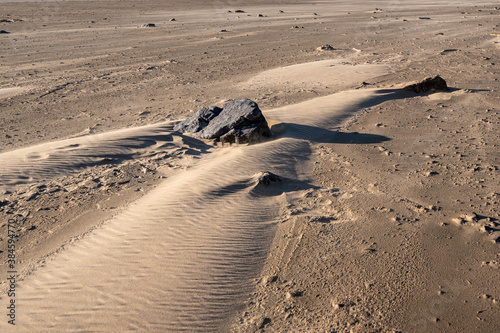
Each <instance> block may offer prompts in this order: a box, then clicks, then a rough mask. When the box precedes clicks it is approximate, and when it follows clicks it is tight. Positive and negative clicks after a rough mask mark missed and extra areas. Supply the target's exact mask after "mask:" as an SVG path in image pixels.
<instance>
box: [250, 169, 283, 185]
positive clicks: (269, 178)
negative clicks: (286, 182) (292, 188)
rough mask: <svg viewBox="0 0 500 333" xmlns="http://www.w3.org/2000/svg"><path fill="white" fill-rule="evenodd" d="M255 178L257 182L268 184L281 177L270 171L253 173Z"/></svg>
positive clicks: (278, 180)
mask: <svg viewBox="0 0 500 333" xmlns="http://www.w3.org/2000/svg"><path fill="white" fill-rule="evenodd" d="M255 180H256V182H257V183H258V184H262V185H265V186H269V185H271V183H279V182H281V177H280V176H278V175H275V174H274V173H272V172H259V173H258V174H256V175H255Z"/></svg>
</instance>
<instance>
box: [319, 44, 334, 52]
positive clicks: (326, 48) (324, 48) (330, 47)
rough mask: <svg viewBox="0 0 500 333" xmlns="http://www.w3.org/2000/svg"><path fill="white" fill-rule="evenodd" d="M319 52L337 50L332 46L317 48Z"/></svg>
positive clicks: (326, 45)
mask: <svg viewBox="0 0 500 333" xmlns="http://www.w3.org/2000/svg"><path fill="white" fill-rule="evenodd" d="M316 50H318V51H333V50H335V49H334V48H333V46H331V45H330V44H325V45H321V46H319V47H317V48H316Z"/></svg>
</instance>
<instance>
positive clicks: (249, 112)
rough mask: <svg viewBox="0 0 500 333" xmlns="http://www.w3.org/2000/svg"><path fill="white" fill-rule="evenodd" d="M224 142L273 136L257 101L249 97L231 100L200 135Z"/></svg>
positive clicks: (257, 139) (249, 140)
mask: <svg viewBox="0 0 500 333" xmlns="http://www.w3.org/2000/svg"><path fill="white" fill-rule="evenodd" d="M198 136H199V137H201V138H204V139H220V140H221V141H222V142H231V143H232V142H236V143H256V142H260V141H262V140H263V139H264V138H270V137H271V130H270V129H269V127H268V125H267V121H266V119H265V118H264V116H263V115H262V112H261V110H260V109H259V107H258V105H257V103H255V102H254V101H251V100H249V99H247V98H239V99H236V100H230V101H228V102H226V103H225V104H224V107H223V109H222V112H221V113H220V114H219V115H218V116H217V117H215V118H214V119H213V120H212V121H210V123H209V124H208V126H206V127H205V128H204V129H203V130H202V131H201V132H200V134H199V135H198Z"/></svg>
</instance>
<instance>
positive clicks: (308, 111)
mask: <svg viewBox="0 0 500 333" xmlns="http://www.w3.org/2000/svg"><path fill="white" fill-rule="evenodd" d="M375 70H377V69H376V68H375ZM386 94H387V93H384V92H383V91H378V90H354V91H347V92H342V93H338V94H334V95H332V96H327V97H322V98H317V99H314V100H311V101H308V102H304V103H301V104H298V105H294V106H289V107H285V108H281V109H276V110H269V111H266V112H265V115H266V116H267V117H268V118H269V119H276V120H279V121H282V122H283V123H281V125H280V126H281V127H280V131H279V132H278V133H277V135H278V136H279V137H280V138H278V139H276V140H273V141H270V142H267V143H263V144H259V145H252V146H234V147H219V148H217V149H211V150H210V151H209V152H206V153H205V154H202V156H201V158H200V159H199V160H198V161H197V162H195V163H193V164H192V165H191V166H190V167H189V168H188V169H187V170H186V171H183V172H182V173H178V174H176V176H175V177H173V178H171V179H167V180H165V181H163V182H162V183H161V184H160V185H158V187H157V188H156V189H154V190H153V191H151V192H150V193H149V194H148V195H146V196H145V197H143V198H141V199H140V200H138V201H136V202H134V203H133V204H132V205H131V206H130V207H129V208H128V209H127V210H126V211H124V212H123V213H122V214H120V215H118V216H116V217H115V218H114V219H112V220H110V221H108V222H106V223H105V224H104V225H103V226H102V227H100V228H98V229H96V230H95V231H93V232H92V233H90V234H88V235H86V236H85V237H84V238H83V239H81V240H80V241H78V242H77V243H76V244H74V245H70V246H68V247H67V248H66V249H65V250H64V251H63V252H61V253H60V254H57V255H55V256H53V257H52V258H50V260H48V261H47V262H46V264H45V265H44V266H43V267H40V268H38V269H37V270H36V271H35V272H33V274H32V275H30V276H27V277H26V279H25V280H24V281H22V282H20V287H19V294H20V295H21V296H20V297H19V300H20V302H22V304H23V308H24V309H23V311H22V314H21V315H20V316H19V321H20V322H21V324H20V325H19V326H20V327H24V328H25V329H26V330H33V329H37V330H49V329H51V328H55V327H57V328H58V329H63V330H65V331H79V330H84V329H86V328H90V329H91V330H93V331H109V330H112V331H115V330H117V329H141V330H151V331H199V332H206V331H220V330H221V329H222V330H227V329H228V328H229V326H230V324H231V318H233V317H234V316H235V315H236V314H237V313H238V311H241V307H242V304H243V301H244V299H245V298H246V296H247V295H248V293H249V292H250V291H251V289H252V285H253V283H254V281H255V279H256V278H257V277H258V274H259V271H260V268H261V267H262V265H263V263H264V260H265V259H266V257H267V251H268V249H269V246H270V242H271V241H272V239H273V235H274V233H273V230H274V228H275V225H276V223H278V222H279V221H281V220H283V218H284V217H285V216H286V215H287V214H286V208H287V206H288V204H289V203H288V201H287V199H286V195H285V193H290V192H294V191H298V190H304V189H306V188H308V187H309V186H310V185H308V181H309V180H310V178H311V176H312V174H311V171H310V170H311V168H310V167H308V165H309V163H310V162H309V161H310V158H311V152H312V148H311V142H315V141H318V140H323V141H324V140H326V141H334V142H335V141H339V142H340V141H341V140H339V137H338V136H337V135H339V134H338V133H336V132H335V131H334V130H333V129H334V128H336V127H338V126H339V125H340V124H341V123H342V121H343V120H344V119H345V118H346V117H348V116H349V115H351V114H352V113H353V112H355V111H357V110H359V108H360V105H362V104H369V103H375V102H374V100H376V99H378V102H380V101H381V100H382V99H383V98H387V96H385V95H386ZM389 95H390V94H389ZM169 126H170V125H155V126H146V127H141V128H132V129H125V130H121V131H115V132H110V133H104V134H101V135H90V136H83V137H77V138H73V139H68V140H64V141H60V142H55V143H49V144H44V145H39V146H36V147H30V148H26V149H21V150H18V151H13V152H9V153H4V154H2V155H0V158H2V159H3V161H4V163H3V164H2V174H3V175H4V177H5V180H4V181H3V183H4V184H7V185H9V184H10V183H13V184H16V185H17V184H19V182H21V181H17V183H16V182H14V181H11V182H9V181H8V180H10V179H14V180H15V179H18V178H19V175H33V176H32V177H31V178H30V179H28V180H26V179H23V181H25V182H28V181H31V182H36V181H39V180H42V179H50V178H56V177H58V176H61V175H63V174H67V173H68V172H71V171H73V172H75V171H77V170H76V169H77V168H80V167H85V166H89V165H91V164H93V163H103V162H102V159H103V158H105V157H106V158H108V159H109V158H114V157H116V158H120V159H122V160H125V159H129V158H134V157H135V158H137V157H138V156H140V155H141V154H152V153H160V152H164V151H168V150H169V149H170V150H172V149H174V147H177V149H181V146H182V144H181V143H182V142H181V141H182V140H180V139H179V140H174V139H173V137H175V136H179V134H176V133H175V132H173V133H172V132H170V131H169V128H170V127H169ZM300 126H302V127H300ZM301 128H307V130H301ZM318 134H319V135H318ZM381 139H383V138H382V137H376V136H373V137H370V138H364V140H367V142H370V141H372V142H378V141H379V140H381ZM35 152H36V153H37V156H34V155H33V154H35ZM14 157H15V158H14ZM16 158H17V159H16ZM20 161H22V163H21V162H20ZM40 162H42V163H40ZM9 163H11V164H9ZM16 166H17V168H16ZM19 167H21V169H20V168H19ZM262 171H271V172H273V173H276V174H278V175H279V176H280V177H282V178H283V181H282V182H281V183H279V184H276V185H271V186H269V187H266V186H264V185H258V184H256V183H255V180H254V179H253V176H254V175H255V174H257V173H259V172H262ZM8 177H10V178H8ZM40 286H44V287H43V288H40ZM69 318H70V319H71V320H69Z"/></svg>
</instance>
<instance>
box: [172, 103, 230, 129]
mask: <svg viewBox="0 0 500 333" xmlns="http://www.w3.org/2000/svg"><path fill="white" fill-rule="evenodd" d="M221 111H222V109H221V108H219V107H217V106H209V107H208V108H203V109H200V110H198V111H196V113H195V114H194V115H193V116H192V117H191V118H188V119H186V120H184V121H181V122H180V123H178V124H177V125H175V126H174V130H176V131H180V132H184V133H196V132H199V131H201V130H202V129H203V128H205V127H206V126H207V125H208V123H209V122H210V121H211V120H212V119H214V118H215V117H217V116H218V115H219V113H220V112H221Z"/></svg>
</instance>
